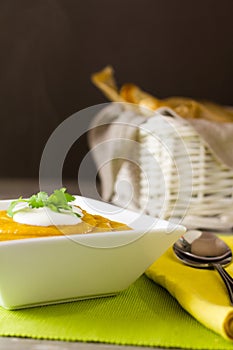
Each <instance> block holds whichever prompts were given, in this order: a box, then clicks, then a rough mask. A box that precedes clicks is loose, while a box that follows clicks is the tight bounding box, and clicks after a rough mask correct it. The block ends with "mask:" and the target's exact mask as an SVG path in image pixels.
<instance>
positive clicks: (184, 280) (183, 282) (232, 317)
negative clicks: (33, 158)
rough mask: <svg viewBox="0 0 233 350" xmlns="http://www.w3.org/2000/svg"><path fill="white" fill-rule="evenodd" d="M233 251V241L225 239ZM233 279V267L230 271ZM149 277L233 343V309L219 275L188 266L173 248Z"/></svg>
mask: <svg viewBox="0 0 233 350" xmlns="http://www.w3.org/2000/svg"><path fill="white" fill-rule="evenodd" d="M221 238H222V239H223V240H224V241H225V242H226V243H227V244H228V245H229V246H230V247H231V249H233V237H232V236H222V237H221ZM226 270H227V271H228V273H229V274H230V275H231V276H233V264H230V265H229V266H228V267H226ZM146 275H147V276H148V277H149V278H150V279H152V280H153V281H155V282H156V283H158V284H159V285H161V286H162V287H164V288H166V289H167V290H168V292H169V293H170V294H171V295H172V296H173V297H175V298H176V299H177V301H178V302H179V303H180V305H181V306H182V307H183V308H184V309H185V310H186V311H187V312H189V313H190V314H191V315H192V316H193V317H194V318H196V319H197V320H198V321H199V322H201V323H202V324H203V325H204V326H206V327H207V328H209V329H211V330H213V331H215V332H216V333H219V334H220V335H222V336H223V337H224V338H226V339H229V340H233V307H232V306H231V305H230V301H229V297H228V294H227V290H226V287H225V285H224V283H223V282H222V280H221V278H220V276H219V275H218V273H217V272H215V271H213V270H207V269H196V268H192V267H189V266H186V265H184V264H183V263H182V262H180V261H179V260H178V259H177V258H176V257H175V255H174V253H173V251H172V248H170V249H169V250H168V251H167V252H166V253H165V254H164V255H163V256H162V257H161V258H159V259H158V260H157V261H156V262H155V263H154V264H153V265H152V266H150V267H149V269H148V270H147V271H146Z"/></svg>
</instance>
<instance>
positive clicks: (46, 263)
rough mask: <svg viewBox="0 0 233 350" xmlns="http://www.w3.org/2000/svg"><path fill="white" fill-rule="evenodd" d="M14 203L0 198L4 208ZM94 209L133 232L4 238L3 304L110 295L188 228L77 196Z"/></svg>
mask: <svg viewBox="0 0 233 350" xmlns="http://www.w3.org/2000/svg"><path fill="white" fill-rule="evenodd" d="M10 202H11V201H7V200H4V201H0V210H3V209H6V208H7V207H8V205H9V203H10ZM76 204H77V205H80V206H81V207H82V208H83V209H85V210H87V211H88V212H90V213H94V214H99V215H102V216H105V217H108V218H109V219H111V220H115V221H120V222H123V223H126V224H128V225H129V226H130V227H131V228H132V229H133V230H131V231H121V232H120V231H119V232H104V233H101V232H100V233H95V234H84V235H72V236H59V237H46V238H32V239H25V240H14V241H6V242H0V305H1V306H2V307H4V308H6V309H18V308H24V307H29V306H36V305H44V304H51V303H60V302H65V301H72V300H77V299H84V298H91V297H96V296H98V297H99V296H107V295H111V294H116V293H118V292H120V291H122V290H124V289H126V288H127V287H128V286H129V285H130V284H131V283H133V282H134V281H135V280H136V279H137V278H138V277H139V276H140V275H142V274H143V272H144V271H145V270H146V268H147V267H149V266H150V265H151V264H152V263H153V262H154V261H155V260H156V259H157V258H158V257H159V256H160V255H161V254H162V253H164V252H165V250H166V249H167V248H168V247H169V246H171V245H172V244H173V243H174V242H175V241H176V240H177V239H178V238H179V237H180V236H181V235H182V234H184V232H185V228H184V227H183V226H174V225H172V224H169V223H168V222H166V221H162V220H156V219H154V218H152V217H150V216H146V215H141V214H138V213H135V212H132V211H129V210H125V209H122V208H118V207H116V206H113V205H110V204H107V203H103V202H100V201H96V200H93V199H88V198H85V197H79V196H76Z"/></svg>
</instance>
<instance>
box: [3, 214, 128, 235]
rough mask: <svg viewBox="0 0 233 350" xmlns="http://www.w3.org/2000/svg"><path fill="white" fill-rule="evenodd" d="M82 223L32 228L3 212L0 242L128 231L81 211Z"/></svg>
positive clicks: (126, 227)
mask: <svg viewBox="0 0 233 350" xmlns="http://www.w3.org/2000/svg"><path fill="white" fill-rule="evenodd" d="M82 214H83V216H82V222H81V223H79V224H77V225H64V226H33V225H25V224H20V223H17V222H15V221H14V220H13V219H12V218H11V217H9V216H8V215H7V212H6V211H5V210H1V211H0V241H9V240H16V239H25V238H38V237H47V236H62V235H72V234H84V233H95V232H103V231H123V230H130V229H131V228H130V227H128V226H127V225H125V224H123V223H120V222H116V221H111V220H109V219H107V218H105V217H103V216H100V215H92V214H89V213H87V212H86V211H85V210H82Z"/></svg>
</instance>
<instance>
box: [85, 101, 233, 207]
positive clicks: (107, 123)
mask: <svg viewBox="0 0 233 350" xmlns="http://www.w3.org/2000/svg"><path fill="white" fill-rule="evenodd" d="M130 107H131V108H130ZM154 113H155V114H160V115H171V116H172V117H174V118H180V116H178V115H177V114H176V113H175V112H174V111H173V110H171V109H170V108H167V107H161V108H159V109H158V110H156V112H154ZM150 115H151V113H150ZM148 118H150V117H148V116H145V115H143V114H142V113H141V114H140V110H139V109H138V110H137V109H136V108H135V109H134V108H133V106H131V104H126V103H117V102H116V103H110V104H108V106H107V107H106V108H104V109H103V110H101V111H100V112H99V113H98V114H97V115H96V116H95V118H94V119H93V121H92V124H91V126H90V130H89V134H88V140H89V145H90V148H91V149H92V152H93V156H94V160H95V162H96V165H97V168H98V170H99V172H100V178H101V182H102V197H103V199H104V200H106V201H109V200H110V199H111V197H112V195H113V191H114V183H115V180H116V177H117V174H118V173H119V171H120V169H121V167H122V165H123V164H124V160H123V157H122V156H124V155H125V157H126V158H127V161H129V160H130V157H132V160H133V159H134V157H135V152H134V148H133V147H131V149H129V147H125V145H126V144H125V143H124V142H116V140H117V139H128V140H132V141H136V140H137V128H138V127H139V126H140V125H141V124H143V123H144V122H145V121H146V120H148ZM187 122H189V123H190V124H191V125H192V126H193V127H194V129H195V130H196V131H197V132H198V133H199V134H200V136H201V137H202V138H203V140H204V142H206V144H207V145H208V146H209V147H210V149H211V150H212V152H213V153H214V155H215V156H216V158H217V159H219V160H220V161H221V162H223V163H224V164H226V165H227V166H228V167H230V168H233V152H232V149H233V123H217V122H212V121H211V122H210V121H208V120H203V119H187ZM111 141H113V142H111ZM100 144H103V145H104V144H106V147H101V148H98V146H99V145H100ZM128 144H129V143H128ZM118 155H119V156H120V157H121V159H118V160H117V156H118ZM103 165H105V166H103Z"/></svg>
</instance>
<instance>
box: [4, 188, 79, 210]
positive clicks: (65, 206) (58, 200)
mask: <svg viewBox="0 0 233 350" xmlns="http://www.w3.org/2000/svg"><path fill="white" fill-rule="evenodd" d="M74 200H75V197H74V196H72V195H71V194H69V193H66V188H61V189H60V190H55V191H54V192H53V193H52V194H51V195H50V196H48V194H47V193H46V192H38V193H37V194H34V195H33V196H31V197H30V198H29V199H24V198H22V197H20V198H19V199H17V200H15V201H13V202H11V204H10V206H9V208H8V209H7V214H8V215H9V216H10V217H13V216H14V214H15V213H16V212H18V211H20V210H22V208H21V209H18V210H17V209H16V210H14V209H15V207H16V206H17V205H18V204H19V203H27V206H28V207H29V208H42V207H47V208H49V209H51V210H53V211H56V212H58V213H59V212H61V211H64V210H66V211H69V212H70V213H73V214H74V215H76V216H78V217H80V215H79V214H78V213H75V212H74V211H73V207H72V206H71V205H70V204H69V202H73V201H74ZM23 209H25V208H23Z"/></svg>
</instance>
